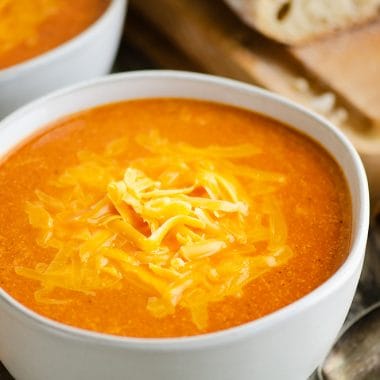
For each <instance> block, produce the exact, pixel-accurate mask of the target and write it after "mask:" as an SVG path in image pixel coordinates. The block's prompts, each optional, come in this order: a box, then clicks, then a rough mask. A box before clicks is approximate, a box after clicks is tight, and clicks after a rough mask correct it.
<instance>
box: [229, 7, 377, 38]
mask: <svg viewBox="0 0 380 380" xmlns="http://www.w3.org/2000/svg"><path fill="white" fill-rule="evenodd" d="M224 1H225V2H226V3H227V4H228V5H229V6H230V8H232V9H233V10H234V11H235V12H236V13H237V14H238V16H239V17H240V18H241V19H242V20H243V21H244V22H245V23H246V24H248V25H249V26H251V27H254V28H255V29H257V30H258V31H259V32H261V33H263V34H264V35H266V36H267V37H269V38H271V39H274V40H276V41H278V42H282V43H285V44H288V45H299V44H304V43H307V42H309V41H311V40H313V39H316V38H319V37H322V36H324V35H327V34H329V33H333V32H335V31H338V30H342V29H347V28H350V27H353V26H355V25H359V24H363V23H365V22H367V21H370V20H372V19H374V18H376V17H378V16H379V15H380V0H224Z"/></svg>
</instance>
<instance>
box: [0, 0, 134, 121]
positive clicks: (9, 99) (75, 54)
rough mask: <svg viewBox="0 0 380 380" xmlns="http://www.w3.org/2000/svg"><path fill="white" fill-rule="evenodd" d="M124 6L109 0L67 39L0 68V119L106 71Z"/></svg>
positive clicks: (123, 1) (124, 1)
mask: <svg viewBox="0 0 380 380" xmlns="http://www.w3.org/2000/svg"><path fill="white" fill-rule="evenodd" d="M73 1H75V0H73ZM126 6H127V0H111V3H110V5H109V6H108V8H107V9H106V11H105V12H104V13H103V14H102V15H101V16H100V17H99V19H98V20H97V21H95V22H94V23H93V24H92V25H90V26H89V27H88V28H87V29H85V30H84V31H83V32H82V33H80V34H78V35H77V36H75V37H73V38H72V39H71V40H69V41H67V42H65V43H63V44H61V45H59V46H57V47H56V48H53V49H51V50H49V51H47V52H46V53H43V54H40V55H38V56H36V57H34V58H31V59H29V60H27V61H24V62H21V63H19V64H17V65H13V66H11V67H9V68H6V69H3V70H0V119H1V118H2V117H4V116H6V115H7V114H8V113H10V112H11V111H13V110H15V109H16V108H18V107H20V106H21V105H23V104H25V103H26V102H29V101H31V100H33V99H36V98H38V97H40V96H42V95H44V94H47V93H48V92H50V91H53V90H56V89H58V88H61V87H64V86H67V85H70V84H74V83H76V82H80V81H84V80H88V79H92V78H95V77H97V76H101V75H105V74H107V73H109V72H110V70H111V66H112V64H113V61H114V59H115V55H116V51H117V48H118V46H119V41H120V37H121V33H122V28H123V23H124V17H125V10H126Z"/></svg>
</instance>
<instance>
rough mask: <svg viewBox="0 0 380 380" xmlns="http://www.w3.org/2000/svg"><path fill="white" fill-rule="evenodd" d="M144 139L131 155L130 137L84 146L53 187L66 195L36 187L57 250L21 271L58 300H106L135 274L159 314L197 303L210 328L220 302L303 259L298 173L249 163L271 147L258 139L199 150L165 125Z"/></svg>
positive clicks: (198, 317)
mask: <svg viewBox="0 0 380 380" xmlns="http://www.w3.org/2000/svg"><path fill="white" fill-rule="evenodd" d="M136 142H137V144H139V145H140V146H141V158H138V159H132V160H127V159H125V158H122V153H123V152H124V149H125V148H124V147H125V146H126V141H124V140H123V139H120V140H117V141H114V142H112V143H111V144H109V145H108V146H107V148H106V149H105V152H104V154H103V155H97V154H95V153H92V152H87V151H82V152H79V153H78V161H79V162H78V164H77V165H76V166H73V167H70V168H67V169H66V170H65V171H64V172H63V173H62V174H61V175H60V176H59V177H58V178H56V179H54V180H53V182H52V185H53V186H54V187H55V188H56V189H57V192H58V193H59V194H60V196H54V197H53V196H51V195H49V194H46V193H43V192H41V191H37V192H36V197H37V200H34V201H32V202H28V203H27V205H26V212H27V214H28V217H29V222H30V223H31V225H32V226H33V227H35V228H36V229H38V231H39V236H38V244H40V245H41V246H43V247H49V248H53V249H54V251H55V252H56V253H55V255H54V257H52V260H51V262H49V263H39V264H38V265H37V266H36V267H35V268H33V269H32V268H25V267H17V268H16V272H17V273H18V274H19V275H22V276H24V277H27V278H29V279H32V280H35V281H38V282H39V283H40V289H39V290H38V291H37V292H36V294H35V297H36V300H37V301H39V302H47V303H53V304H54V303H62V302H69V301H70V300H68V299H56V298H54V297H53V291H54V289H56V288H63V289H67V290H72V291H79V292H83V293H85V294H89V295H94V294H96V291H97V290H99V289H106V288H115V287H116V288H117V287H122V286H123V282H124V281H127V282H130V283H132V284H133V285H135V286H136V287H138V288H140V289H141V290H142V291H144V292H145V294H146V295H147V306H146V307H147V310H148V311H149V312H150V313H151V314H152V315H154V316H156V317H158V318H161V317H165V316H167V315H169V314H172V313H173V312H174V311H175V309H176V308H177V307H181V308H185V309H187V310H188V311H189V312H190V313H191V316H192V320H193V322H194V323H195V325H196V326H197V327H198V328H199V329H204V328H206V327H207V323H208V312H207V308H208V305H209V304H210V303H212V302H218V301H221V300H222V299H224V298H225V297H227V296H233V297H239V296H241V295H242V292H243V288H244V286H245V285H246V284H248V283H249V282H250V281H252V280H253V279H255V278H257V277H258V276H260V275H262V274H263V273H265V272H266V271H268V270H270V269H271V268H273V267H276V266H278V265H281V264H283V263H285V262H286V261H288V260H289V258H290V257H291V256H292V251H291V249H290V248H289V246H287V244H286V242H287V226H286V222H285V219H284V216H283V213H282V211H281V205H280V202H279V200H278V199H277V198H278V197H276V192H277V191H278V189H279V188H280V187H281V185H282V184H283V183H284V182H285V180H286V178H285V176H284V175H282V174H281V173H274V172H269V171H260V170H254V169H252V168H251V167H248V166H244V165H243V164H241V162H237V161H239V159H243V158H248V157H250V156H253V155H256V154H259V153H260V152H259V151H258V150H257V149H256V148H255V147H254V146H252V145H251V144H243V145H235V146H228V147H222V146H209V147H205V148H198V147H194V146H190V145H188V144H185V143H182V142H180V143H173V142H170V141H168V140H166V139H164V138H162V137H161V136H159V135H158V133H156V132H152V133H150V134H146V135H141V136H138V137H137V139H136Z"/></svg>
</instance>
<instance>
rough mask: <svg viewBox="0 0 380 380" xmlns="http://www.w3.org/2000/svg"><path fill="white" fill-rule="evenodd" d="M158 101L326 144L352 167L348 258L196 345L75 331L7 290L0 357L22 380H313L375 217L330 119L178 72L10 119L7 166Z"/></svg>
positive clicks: (353, 158)
mask: <svg viewBox="0 0 380 380" xmlns="http://www.w3.org/2000/svg"><path fill="white" fill-rule="evenodd" d="M150 97H184V98H194V99H204V100H211V101H216V102H221V103H225V104H230V105H234V106H238V107H243V108H246V109H249V110H252V111H257V112H259V113H262V114H264V115H269V116H271V117H273V118H275V119H277V120H280V121H282V122H284V123H286V124H288V125H291V126H293V127H294V129H296V130H298V131H301V132H303V133H305V134H306V135H308V136H310V137H311V138H313V139H314V140H316V141H318V142H319V143H320V144H322V145H323V146H324V147H325V148H326V149H327V150H328V151H329V152H330V153H331V155H332V156H333V157H335V159H336V161H337V162H338V163H339V164H340V166H341V167H342V169H343V172H344V174H345V176H346V178H347V182H348V185H349V189H350V192H351V196H352V214H353V221H352V242H351V248H350V253H349V256H348V258H347V260H346V261H345V263H344V264H343V265H342V267H341V268H340V269H339V270H338V271H337V272H336V273H335V274H334V275H333V276H332V277H331V278H330V279H329V280H328V281H326V282H325V283H324V284H322V285H321V286H320V287H318V288H317V289H316V290H314V291H313V292H311V293H310V294H308V295H307V296H305V297H303V298H302V299H300V300H298V301H296V302H294V303H292V304H291V305H289V306H287V307H285V308H283V309H281V310H278V311H276V312H274V313H272V314H270V315H268V316H266V317H264V318H261V319H259V320H256V321H253V322H250V323H247V324H244V325H241V326H238V327H234V328H231V329H227V330H224V331H220V332H216V333H212V334H206V335H200V336H194V337H187V338H170V339H143V338H124V337H116V336H110V335H105V334H99V333H94V332H89V331H85V330H81V329H77V328H72V327H69V326H66V325H63V324H60V323H57V322H54V321H52V320H49V319H47V318H44V317H41V316H39V315H37V314H36V313H34V312H32V311H30V310H28V309H26V308H25V307H23V306H22V305H20V304H19V303H18V302H17V301H15V300H14V299H13V298H12V297H10V296H9V295H8V294H7V293H6V292H4V291H3V290H1V289H0V321H1V323H0V360H2V361H3V363H4V364H5V366H6V367H7V368H8V369H9V371H10V372H11V373H12V374H13V375H14V376H15V377H16V378H17V379H18V380H51V379H54V380H66V379H70V380H75V379H78V380H79V379H80V380H104V379H107V380H108V379H109V380H111V379H115V380H117V379H130V380H150V379H155V380H179V379H181V380H210V379H218V380H252V379H257V380H305V379H306V378H307V377H308V376H309V375H310V374H311V373H312V371H313V370H314V369H315V368H316V367H317V365H318V364H319V363H321V362H322V360H323V358H324V356H325V355H326V354H327V352H328V350H329V348H330V347H331V345H332V344H333V341H334V339H335V337H336V335H337V334H338V332H339V329H340V328H341V326H342V324H343V321H344V319H345V316H346V314H347V312H348V309H349V307H350V304H351V301H352V298H353V295H354V292H355V289H356V286H357V282H358V278H359V275H360V271H361V268H362V262H363V257H364V251H365V245H366V238H367V230H368V219H369V217H368V214H369V201H368V186H367V181H366V176H365V172H364V170H363V166H362V163H361V161H360V158H359V156H358V154H357V153H356V151H355V150H354V148H353V147H352V145H351V144H350V143H349V141H348V140H347V139H346V138H345V137H344V135H343V134H342V133H341V132H339V131H338V130H337V129H336V128H334V127H333V126H331V125H330V124H329V123H328V122H327V121H326V120H324V119H322V118H321V117H318V116H317V115H315V114H313V113H310V112H309V111H307V110H305V109H304V108H302V107H299V106H297V105H295V104H294V103H292V102H289V101H287V100H285V99H283V98H281V97H279V96H277V95H274V94H271V93H269V92H267V91H264V90H261V89H258V88H256V87H253V86H250V85H247V84H243V83H240V82H236V81H232V80H227V79H222V78H217V77H212V76H207V75H201V74H192V73H184V72H171V71H156V72H155V71H148V72H135V73H126V74H118V75H113V76H110V77H105V78H101V79H97V80H93V81H90V82H88V83H85V84H82V85H79V86H75V87H71V88H68V89H65V90H62V91H59V92H56V93H54V94H52V95H49V96H47V97H44V98H42V99H40V100H38V101H35V102H33V103H31V104H29V105H27V106H25V107H24V108H22V109H20V110H19V111H17V112H15V113H14V114H13V115H11V116H9V117H8V118H6V119H5V120H3V121H2V122H0V159H1V157H4V155H6V154H7V153H8V152H9V151H11V150H12V149H13V148H14V147H16V146H17V145H18V144H20V142H22V141H23V140H24V139H26V138H27V137H28V136H30V135H32V134H34V133H35V132H36V131H37V130H38V129H39V128H41V127H43V126H45V125H46V124H48V123H50V122H52V121H54V120H56V119H57V118H60V117H62V116H65V115H67V114H71V113H74V112H77V111H79V110H82V109H86V108H89V107H94V106H97V105H100V104H104V103H109V102H115V101H120V100H126V99H138V98H150ZM126 128H128V124H126ZM305 276H306V277H307V273H305Z"/></svg>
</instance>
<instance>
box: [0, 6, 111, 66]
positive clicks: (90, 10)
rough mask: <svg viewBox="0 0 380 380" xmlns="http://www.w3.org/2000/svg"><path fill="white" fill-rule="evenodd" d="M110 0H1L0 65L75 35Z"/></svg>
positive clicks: (103, 9) (38, 52)
mask: <svg viewBox="0 0 380 380" xmlns="http://www.w3.org/2000/svg"><path fill="white" fill-rule="evenodd" d="M109 2H110V0H75V1H68V0H33V1H31V0H0V20H1V22H0V69H5V68H7V67H10V66H13V65H16V64H18V63H21V62H23V61H26V60H28V59H31V58H33V57H36V56H38V55H40V54H42V53H45V52H46V51H48V50H51V49H53V48H55V47H57V46H58V45H61V44H63V43H64V42H66V41H68V40H70V39H71V38H73V37H75V36H76V35H78V34H79V33H81V32H82V31H83V30H85V29H86V28H88V27H89V26H90V25H91V24H92V23H94V22H95V21H96V20H97V19H98V18H99V17H100V16H101V14H102V13H103V12H104V11H105V10H106V8H107V7H108V5H109Z"/></svg>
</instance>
